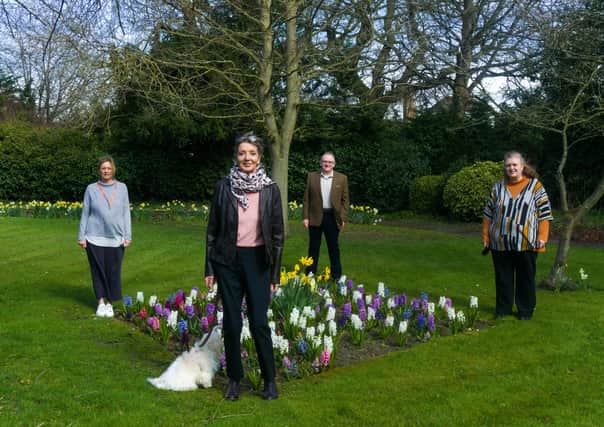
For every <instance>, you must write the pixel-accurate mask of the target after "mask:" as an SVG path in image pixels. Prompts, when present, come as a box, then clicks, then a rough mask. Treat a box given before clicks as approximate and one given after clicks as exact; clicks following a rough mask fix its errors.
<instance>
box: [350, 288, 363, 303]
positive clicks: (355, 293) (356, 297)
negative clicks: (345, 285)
mask: <svg viewBox="0 0 604 427" xmlns="http://www.w3.org/2000/svg"><path fill="white" fill-rule="evenodd" d="M359 298H363V294H362V293H360V292H359V291H357V290H356V289H355V290H354V291H353V292H352V300H353V301H354V302H356V301H358V300H359Z"/></svg>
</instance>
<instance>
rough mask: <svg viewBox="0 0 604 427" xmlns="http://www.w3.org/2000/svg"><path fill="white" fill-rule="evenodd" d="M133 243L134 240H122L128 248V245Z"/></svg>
mask: <svg viewBox="0 0 604 427" xmlns="http://www.w3.org/2000/svg"><path fill="white" fill-rule="evenodd" d="M131 243H132V240H124V241H123V242H122V245H123V246H124V247H125V248H127V247H128V246H130V244H131Z"/></svg>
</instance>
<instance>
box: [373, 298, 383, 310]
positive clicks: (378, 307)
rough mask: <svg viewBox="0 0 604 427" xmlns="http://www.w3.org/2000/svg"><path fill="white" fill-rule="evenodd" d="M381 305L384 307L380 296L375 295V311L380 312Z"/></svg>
mask: <svg viewBox="0 0 604 427" xmlns="http://www.w3.org/2000/svg"><path fill="white" fill-rule="evenodd" d="M381 305H382V298H381V297H380V296H379V295H375V296H374V297H373V304H372V306H373V308H374V309H375V311H378V310H379V309H380V306H381Z"/></svg>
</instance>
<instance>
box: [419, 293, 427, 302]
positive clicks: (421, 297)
mask: <svg viewBox="0 0 604 427" xmlns="http://www.w3.org/2000/svg"><path fill="white" fill-rule="evenodd" d="M419 298H420V299H421V300H422V301H428V299H429V298H428V294H427V293H425V292H422V293H421V294H419Z"/></svg>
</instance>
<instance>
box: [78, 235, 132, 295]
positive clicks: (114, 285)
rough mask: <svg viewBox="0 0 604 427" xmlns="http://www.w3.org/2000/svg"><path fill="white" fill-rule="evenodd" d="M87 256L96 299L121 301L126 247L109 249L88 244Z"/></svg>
mask: <svg viewBox="0 0 604 427" xmlns="http://www.w3.org/2000/svg"><path fill="white" fill-rule="evenodd" d="M86 255H88V263H89V264H90V273H91V274H92V288H93V289H94V295H95V296H96V299H97V300H99V299H101V298H103V299H107V300H109V301H119V300H121V299H122V260H123V259H124V247H123V246H120V247H117V248H107V247H104V246H95V245H93V244H92V243H90V242H86Z"/></svg>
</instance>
